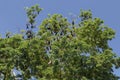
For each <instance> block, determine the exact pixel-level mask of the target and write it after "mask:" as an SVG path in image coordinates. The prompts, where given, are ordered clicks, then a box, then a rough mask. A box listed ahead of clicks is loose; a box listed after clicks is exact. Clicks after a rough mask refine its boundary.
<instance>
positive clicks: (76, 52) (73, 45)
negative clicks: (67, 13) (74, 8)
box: [0, 5, 120, 80]
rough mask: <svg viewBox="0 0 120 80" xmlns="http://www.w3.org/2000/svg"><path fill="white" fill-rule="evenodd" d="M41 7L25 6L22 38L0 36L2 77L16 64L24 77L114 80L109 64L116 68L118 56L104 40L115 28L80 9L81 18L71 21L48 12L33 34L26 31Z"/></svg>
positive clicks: (65, 79)
mask: <svg viewBox="0 0 120 80" xmlns="http://www.w3.org/2000/svg"><path fill="white" fill-rule="evenodd" d="M41 10H42V8H39V6H38V5H35V6H32V7H31V8H27V9H26V11H27V16H28V24H27V25H26V27H27V31H26V34H25V35H26V36H27V37H26V38H24V37H23V36H25V35H22V34H15V35H12V36H9V35H10V33H7V34H6V38H0V71H1V72H2V73H4V74H5V80H9V79H10V77H11V74H10V72H11V69H13V68H14V67H17V68H18V69H20V70H21V71H22V73H23V75H24V76H23V77H24V79H25V80H27V79H28V78H30V76H35V77H37V78H38V79H39V80H118V76H116V75H115V74H114V73H113V67H114V66H115V67H116V68H119V67H120V65H119V64H120V61H119V60H120V58H119V57H116V54H115V53H114V52H113V51H112V48H111V47H110V46H109V45H108V41H110V40H112V39H113V38H114V37H115V31H114V30H112V29H111V28H109V27H107V26H105V25H104V21H103V20H101V19H100V18H93V17H92V13H91V11H81V14H80V16H79V18H80V19H81V21H79V23H78V24H77V23H76V24H72V23H70V22H69V21H68V19H67V18H65V17H63V16H62V15H60V14H53V15H49V16H48V18H46V19H44V20H43V21H42V23H41V24H40V26H39V28H40V29H39V31H38V33H37V35H34V37H33V36H31V35H32V32H33V31H31V33H29V34H28V33H27V32H28V31H30V30H32V28H34V27H33V26H34V25H35V18H36V17H37V15H38V14H39V12H40V11H41Z"/></svg>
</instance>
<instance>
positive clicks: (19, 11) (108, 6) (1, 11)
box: [0, 0, 120, 76]
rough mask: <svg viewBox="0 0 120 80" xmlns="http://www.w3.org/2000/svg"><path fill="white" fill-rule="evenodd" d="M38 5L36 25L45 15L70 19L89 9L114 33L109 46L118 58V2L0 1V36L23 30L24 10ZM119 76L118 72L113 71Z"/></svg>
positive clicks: (119, 72)
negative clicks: (39, 8)
mask: <svg viewBox="0 0 120 80" xmlns="http://www.w3.org/2000/svg"><path fill="white" fill-rule="evenodd" d="M34 4H39V5H40V7H42V8H43V9H44V10H43V11H42V12H41V14H40V15H39V18H38V19H37V22H38V24H40V22H41V20H43V19H44V18H45V17H46V16H47V14H54V13H60V14H63V15H64V16H65V17H70V16H69V13H73V14H75V15H79V13H80V9H83V10H88V9H91V11H92V13H93V16H94V17H99V18H101V19H103V20H104V22H105V25H107V26H109V27H111V28H113V29H114V30H115V31H116V38H115V39H113V40H112V41H111V42H110V43H109V44H110V46H111V47H112V48H113V50H114V52H115V53H117V55H118V56H120V45H119V40H120V9H119V8H120V0H0V34H2V35H4V34H5V32H7V31H10V32H13V33H16V32H17V33H18V32H19V31H20V30H21V29H25V24H26V19H27V17H26V13H25V10H24V8H25V7H27V6H28V7H29V6H32V5H34ZM115 74H117V75H119V76H120V70H115Z"/></svg>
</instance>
